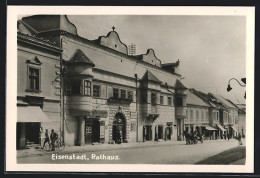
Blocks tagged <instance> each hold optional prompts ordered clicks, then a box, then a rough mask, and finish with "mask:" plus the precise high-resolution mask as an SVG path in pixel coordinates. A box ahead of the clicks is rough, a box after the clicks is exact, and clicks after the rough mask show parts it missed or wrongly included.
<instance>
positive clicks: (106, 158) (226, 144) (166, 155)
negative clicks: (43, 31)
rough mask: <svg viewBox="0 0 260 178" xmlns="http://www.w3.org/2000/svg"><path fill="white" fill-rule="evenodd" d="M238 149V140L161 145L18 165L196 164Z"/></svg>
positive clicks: (30, 159) (53, 157) (49, 156)
mask: <svg viewBox="0 0 260 178" xmlns="http://www.w3.org/2000/svg"><path fill="white" fill-rule="evenodd" d="M236 146H238V143H237V141H236V140H229V141H227V140H223V141H222V140H221V141H205V142H204V143H203V144H201V143H198V144H196V145H185V144H181V145H180V144H179V145H174V144H173V145H157V146H153V147H144V148H125V149H113V150H106V151H91V152H90V151H85V152H82V153H73V152H72V153H66V154H65V153H63V152H56V153H48V154H46V155H42V156H39V155H37V156H33V157H23V158H17V163H18V164H19V163H39V164H41V163H48V164H64V163H67V164H72V163H77V164H98V163H102V164H194V163H197V162H198V161H201V160H203V159H205V158H208V157H210V156H213V155H216V154H218V153H220V152H222V151H225V150H228V149H230V148H234V147H236Z"/></svg>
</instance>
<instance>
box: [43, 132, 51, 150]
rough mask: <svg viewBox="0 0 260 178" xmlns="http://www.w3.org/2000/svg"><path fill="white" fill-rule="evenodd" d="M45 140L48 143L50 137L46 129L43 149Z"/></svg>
mask: <svg viewBox="0 0 260 178" xmlns="http://www.w3.org/2000/svg"><path fill="white" fill-rule="evenodd" d="M47 142H48V144H49V145H50V138H49V133H48V129H46V130H45V138H44V142H43V146H42V149H44V147H45V144H46V143H47Z"/></svg>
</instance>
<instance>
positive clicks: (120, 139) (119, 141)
mask: <svg viewBox="0 0 260 178" xmlns="http://www.w3.org/2000/svg"><path fill="white" fill-rule="evenodd" d="M121 142H122V131H121V130H120V129H118V141H117V143H118V144H121Z"/></svg>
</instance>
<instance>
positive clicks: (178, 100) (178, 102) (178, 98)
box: [176, 97, 183, 106]
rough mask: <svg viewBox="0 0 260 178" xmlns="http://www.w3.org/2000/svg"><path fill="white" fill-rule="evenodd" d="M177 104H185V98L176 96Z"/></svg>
mask: <svg viewBox="0 0 260 178" xmlns="http://www.w3.org/2000/svg"><path fill="white" fill-rule="evenodd" d="M176 106H183V99H182V98H181V97H177V98H176Z"/></svg>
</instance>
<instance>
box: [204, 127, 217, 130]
mask: <svg viewBox="0 0 260 178" xmlns="http://www.w3.org/2000/svg"><path fill="white" fill-rule="evenodd" d="M206 129H207V130H217V129H214V128H212V127H210V126H206Z"/></svg>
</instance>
